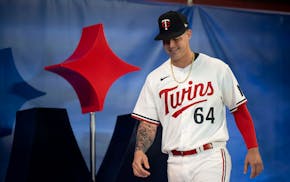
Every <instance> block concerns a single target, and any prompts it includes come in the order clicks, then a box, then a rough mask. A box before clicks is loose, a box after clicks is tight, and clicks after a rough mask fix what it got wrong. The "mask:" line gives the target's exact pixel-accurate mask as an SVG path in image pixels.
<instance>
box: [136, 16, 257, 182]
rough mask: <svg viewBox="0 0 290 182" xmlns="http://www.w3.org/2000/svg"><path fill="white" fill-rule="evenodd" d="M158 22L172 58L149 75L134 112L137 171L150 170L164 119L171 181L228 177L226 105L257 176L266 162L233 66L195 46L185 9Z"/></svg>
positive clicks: (164, 149) (197, 181)
mask: <svg viewBox="0 0 290 182" xmlns="http://www.w3.org/2000/svg"><path fill="white" fill-rule="evenodd" d="M158 24H159V31H160V32H159V34H158V35H157V36H156V37H155V40H162V42H163V47H164V49H165V51H166V52H167V54H168V55H169V59H168V60H167V61H165V62H164V63H163V64H162V65H160V66H159V67H158V68H156V69H155V70H153V71H152V72H151V73H150V74H149V75H148V76H147V78H146V81H145V83H144V85H143V88H142V90H141V93H140V95H139V98H138V101H137V103H136V106H135V108H134V111H133V113H132V117H134V118H136V119H138V120H139V121H140V124H139V126H138V130H137V139H136V148H135V153H134V160H133V163H132V168H133V172H134V175H135V176H138V177H147V176H149V175H150V172H149V168H150V165H149V163H148V158H147V156H146V151H147V150H148V148H149V147H150V146H151V144H152V143H153V141H154V138H155V134H156V129H157V127H158V126H159V125H161V126H162V128H163V133H162V152H164V153H167V154H168V155H169V157H168V161H167V173H168V180H169V181H171V182H179V181H180V182H181V181H182V182H192V181H194V182H201V181H202V182H213V181H222V182H223V181H230V172H231V158H230V155H229V153H228V150H227V148H226V142H227V140H228V139H229V134H228V130H227V125H226V108H228V109H229V110H230V111H231V112H232V113H233V115H234V118H235V122H236V124H237V126H238V129H239V130H240V132H241V134H242V136H243V139H244V141H245V144H246V146H247V148H248V153H247V155H246V158H245V163H244V173H246V172H247V170H248V166H249V165H250V166H251V174H250V177H251V178H254V177H256V176H257V175H258V174H259V173H260V172H261V171H262V170H263V162H262V159H261V156H260V153H259V150H258V143H257V139H256V134H255V129H254V125H253V122H252V118H251V115H250V114H249V111H248V109H247V106H246V102H247V99H246V97H245V95H244V94H243V92H242V91H241V89H240V87H239V84H238V82H237V80H236V78H235V76H234V74H233V73H232V71H231V69H230V68H229V66H228V65H227V64H225V63H224V62H222V61H221V60H219V59H216V58H213V57H210V56H208V55H205V54H202V53H196V52H193V51H192V50H191V48H190V44H189V42H190V38H191V35H192V31H191V30H190V29H189V27H188V22H187V19H186V17H185V16H184V15H182V14H181V13H179V12H175V11H169V12H166V13H164V14H162V15H161V16H160V17H159V19H158Z"/></svg>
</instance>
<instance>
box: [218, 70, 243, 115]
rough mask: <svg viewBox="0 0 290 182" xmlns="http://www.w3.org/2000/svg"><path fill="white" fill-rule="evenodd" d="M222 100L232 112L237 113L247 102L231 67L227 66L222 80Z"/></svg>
mask: <svg viewBox="0 0 290 182" xmlns="http://www.w3.org/2000/svg"><path fill="white" fill-rule="evenodd" d="M222 98H223V102H224V103H225V105H226V106H227V107H228V108H229V110H230V111H231V112H234V111H236V109H237V107H239V106H240V105H241V104H243V103H245V102H246V101H247V99H246V97H245V95H244V93H243V92H242V90H241V88H240V86H239V84H238V81H237V79H236V77H235V76H234V74H233V72H232V70H231V69H230V67H229V66H226V69H225V72H224V75H223V78H222Z"/></svg>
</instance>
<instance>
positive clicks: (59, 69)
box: [45, 24, 140, 113]
mask: <svg viewBox="0 0 290 182" xmlns="http://www.w3.org/2000/svg"><path fill="white" fill-rule="evenodd" d="M45 70H48V71H51V72H54V73H56V74H59V75H60V76H62V77H63V78H65V79H66V80H67V81H68V82H69V83H70V84H71V85H72V87H73V88H74V90H75V91H76V93H77V96H78V98H79V101H80V104H81V108H82V113H87V112H94V111H101V110H102V109H103V106H104V100H105V97H106V95H107V92H108V90H109V88H110V87H111V85H112V84H113V82H115V81H116V80H117V79H118V78H119V77H121V76H122V75H124V74H126V73H129V72H132V71H137V70H140V68H138V67H136V66H133V65H130V64H128V63H126V62H124V61H123V60H121V59H120V58H118V57H117V56H116V55H115V54H114V52H113V51H112V50H111V49H110V47H109V45H108V43H107V41H106V38H105V35H104V31H103V25H102V24H97V25H92V26H89V27H84V28H83V31H82V36H81V40H80V42H79V45H78V47H77V48H76V50H75V51H74V53H73V54H72V55H71V56H70V57H69V58H68V59H66V60H65V61H63V62H62V63H60V64H56V65H51V66H46V67H45Z"/></svg>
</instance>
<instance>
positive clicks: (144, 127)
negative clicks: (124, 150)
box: [135, 122, 157, 153]
mask: <svg viewBox="0 0 290 182" xmlns="http://www.w3.org/2000/svg"><path fill="white" fill-rule="evenodd" d="M156 129H157V127H156V126H152V125H151V124H148V123H146V122H140V124H139V127H138V130H137V138H136V148H135V150H142V151H143V152H144V153H145V152H146V151H147V150H148V149H149V147H150V146H151V145H152V143H153V141H154V139H155V135H156Z"/></svg>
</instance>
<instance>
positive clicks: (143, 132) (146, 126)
mask: <svg viewBox="0 0 290 182" xmlns="http://www.w3.org/2000/svg"><path fill="white" fill-rule="evenodd" d="M157 127H158V125H156V124H151V123H148V122H145V121H140V124H139V126H138V130H137V136H136V147H135V153H134V160H133V163H132V168H133V173H134V175H135V176H138V177H143V178H145V177H148V176H149V175H150V172H149V171H148V170H149V169H150V165H149V162H148V158H147V155H146V154H145V153H146V151H147V150H148V149H149V147H150V146H151V145H152V143H153V141H154V139H155V136H156V131H157Z"/></svg>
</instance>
